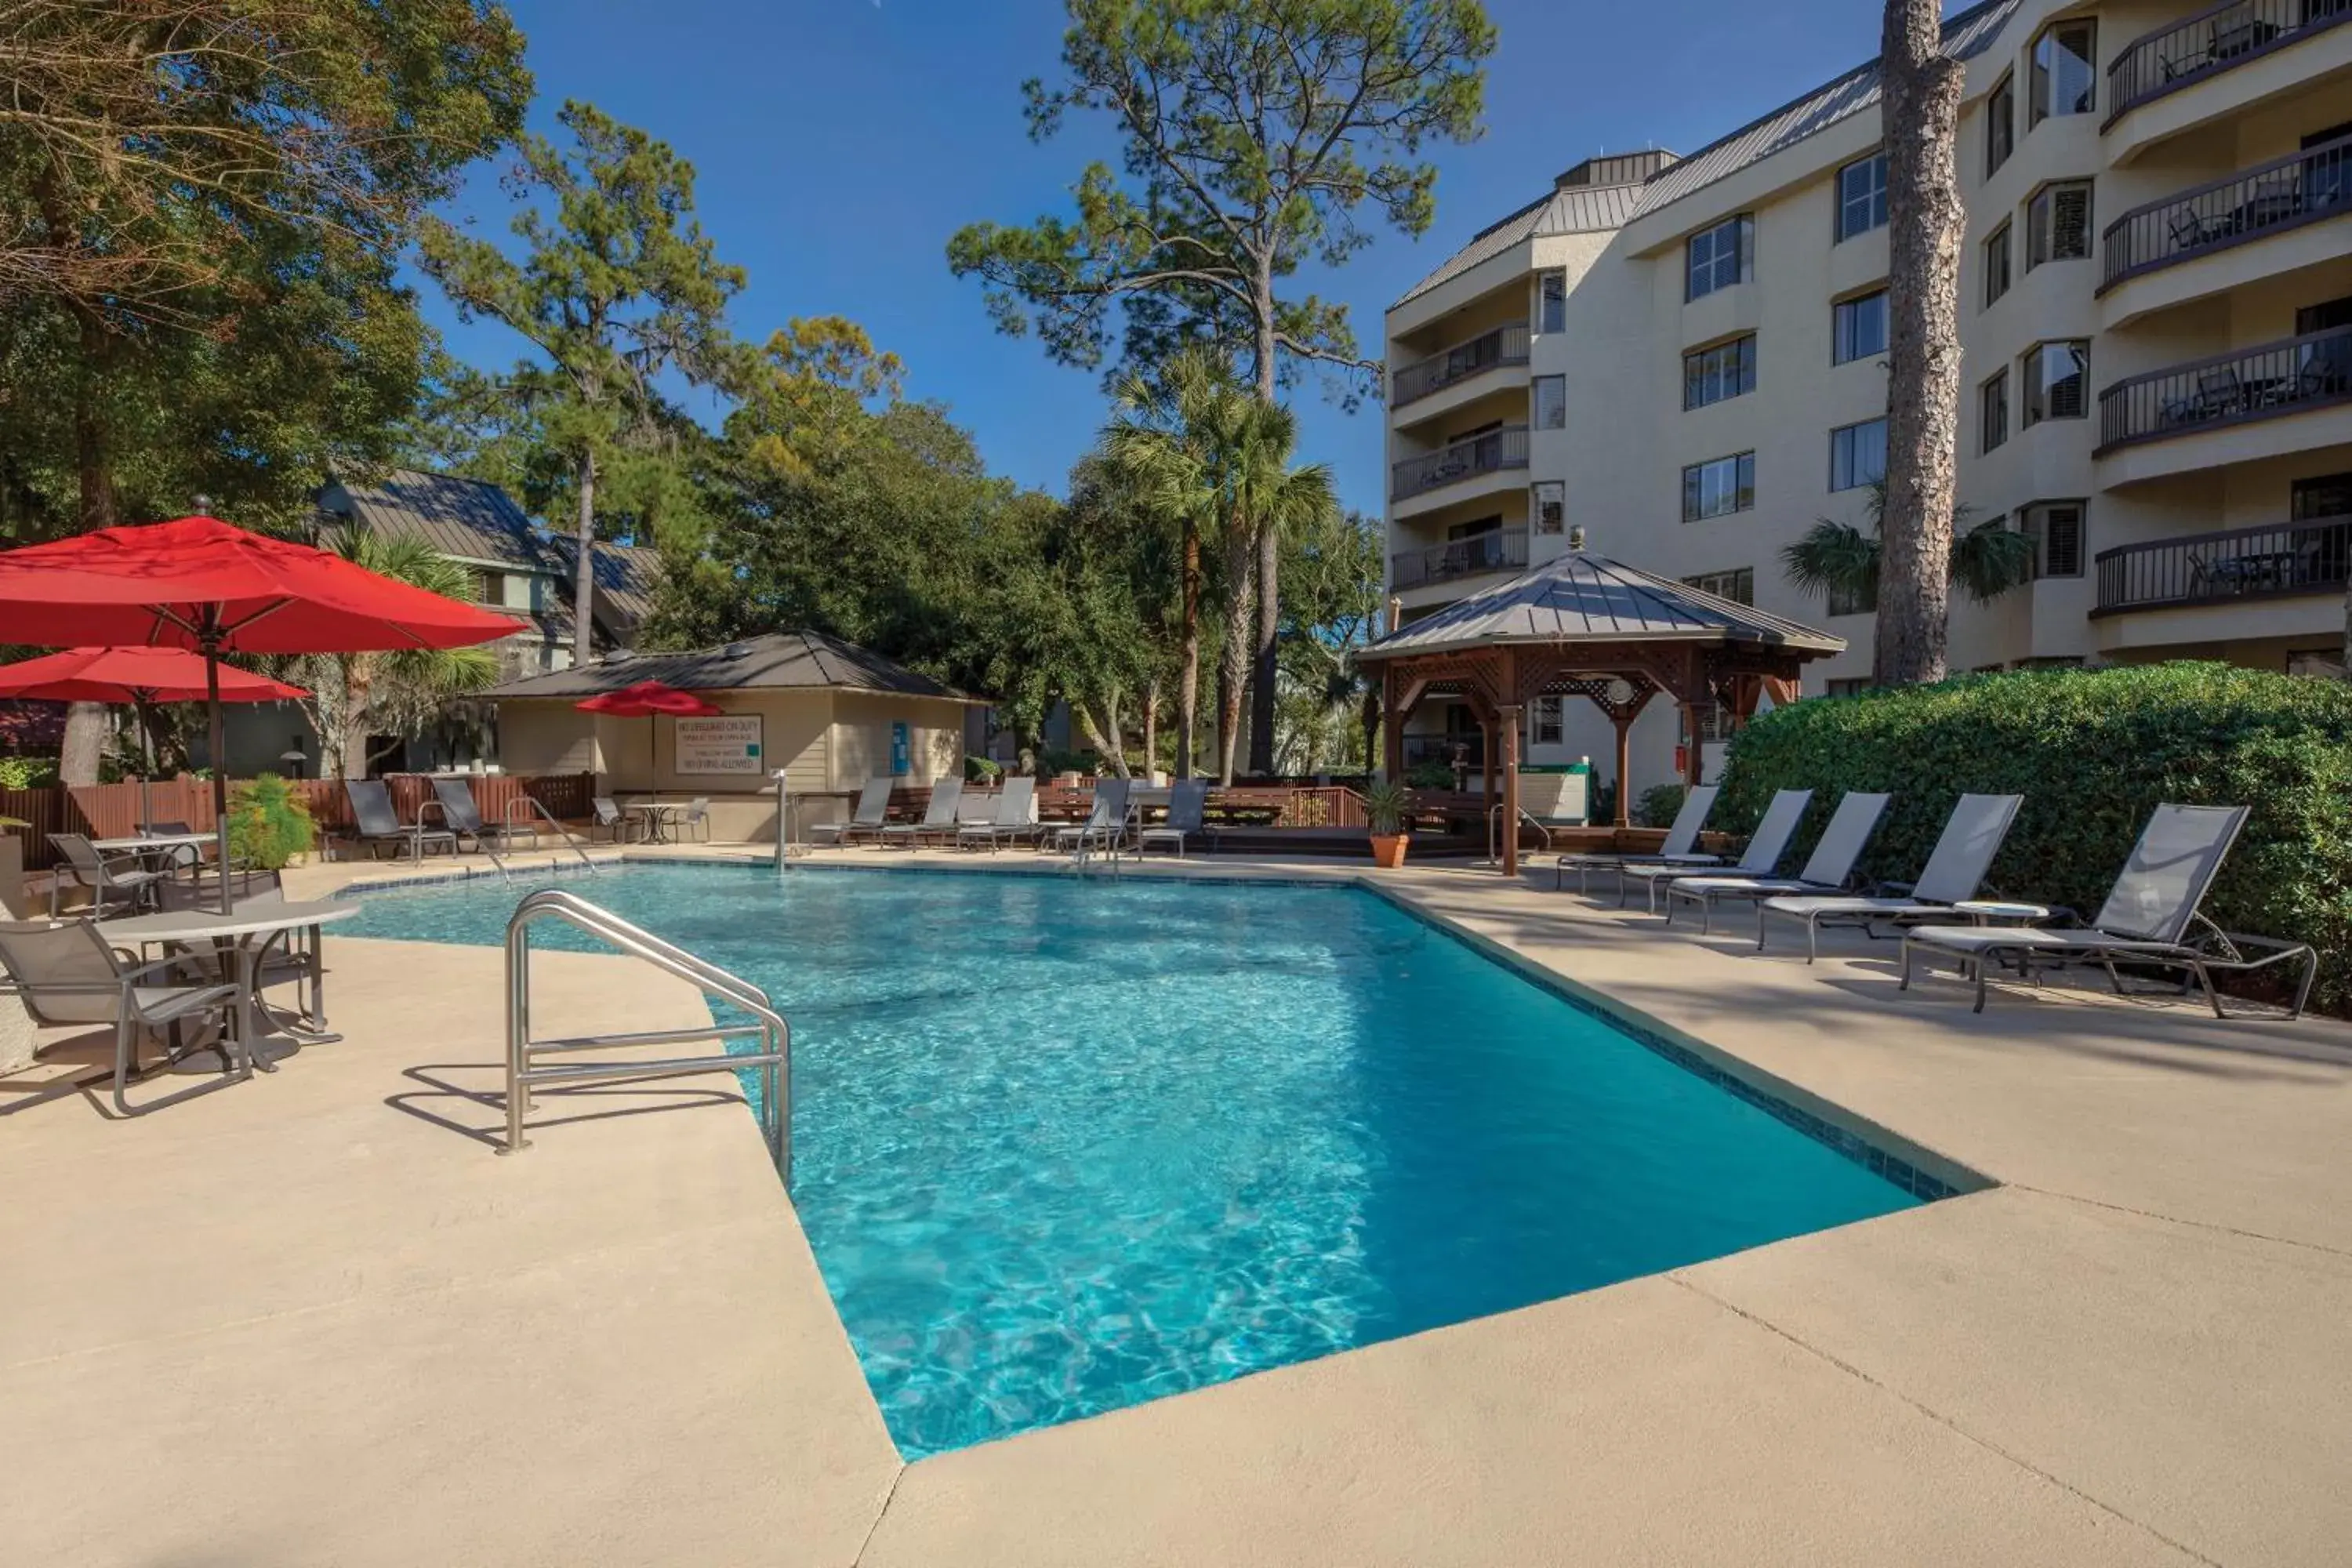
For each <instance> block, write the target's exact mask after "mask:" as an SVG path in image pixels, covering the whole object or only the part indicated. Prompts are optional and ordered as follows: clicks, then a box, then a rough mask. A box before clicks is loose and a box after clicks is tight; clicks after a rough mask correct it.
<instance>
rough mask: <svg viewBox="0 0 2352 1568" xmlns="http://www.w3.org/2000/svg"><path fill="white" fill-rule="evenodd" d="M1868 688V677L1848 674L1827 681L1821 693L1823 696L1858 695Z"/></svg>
mask: <svg viewBox="0 0 2352 1568" xmlns="http://www.w3.org/2000/svg"><path fill="white" fill-rule="evenodd" d="M1869 689H1870V677H1868V676H1866V675H1849V676H1845V677H1843V678H1842V679H1837V680H1832V681H1830V682H1829V683H1827V685H1826V686H1825V687H1824V688H1823V689H1822V695H1823V696H1825V697H1859V696H1861V695H1862V694H1863V693H1864V692H1865V691H1867V690H1869Z"/></svg>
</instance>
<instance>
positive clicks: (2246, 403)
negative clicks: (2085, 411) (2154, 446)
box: [2099, 327, 2352, 451]
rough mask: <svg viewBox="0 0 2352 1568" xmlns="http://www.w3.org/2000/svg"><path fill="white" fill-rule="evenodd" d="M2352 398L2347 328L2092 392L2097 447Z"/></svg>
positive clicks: (2350, 331)
mask: <svg viewBox="0 0 2352 1568" xmlns="http://www.w3.org/2000/svg"><path fill="white" fill-rule="evenodd" d="M2348 398H2352V327H2331V328H2329V329H2328V330H2327V331H2324V332H2306V333H2305V334H2304V335H2303V336H2301V337H2297V338H2285V339H2282V340H2281V341H2279V342H2274V343H2263V344H2260V345H2258V346H2256V347H2254V348H2250V349H2236V350H2233V351H2231V353H2221V354H2215V355H2213V356H2212V357H2211V358H2210V359H2200V360H2192V361H2190V362H2189V363H2187V364H2177V365H2168V366H2167V367H2165V368H2164V369H2162V370H2156V371H2150V372H2148V373H2147V374H2145V375H2135V376H2129V377H2126V379H2124V380H2122V381H2119V382H2117V383H2116V384H2114V385H2113V386H2110V387H2108V388H2107V389H2106V390H2105V392H2102V393H2101V394H2099V449H2100V450H2101V451H2105V450H2106V449H2108V448H2109V447H2122V446H2128V445H2131V444H2133V443H2135V442H2140V441H2158V440H2163V439H2165V438H2167V437H2173V436H2186V435H2189V434H2191V433H2192V432H2195V431H2198V430H2205V429H2211V428H2214V427H2216V426H2225V425H2238V424H2243V423H2245V422H2247V421H2249V420H2255V419H2273V418H2276V417H2278V416H2281V415H2286V414H2300V413H2302V412H2304V411H2305V409H2309V408H2315V407H2321V406H2324V405H2327V404H2331V403H2341V402H2344V401H2346V400H2347V399H2348Z"/></svg>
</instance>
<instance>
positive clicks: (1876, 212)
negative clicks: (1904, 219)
mask: <svg viewBox="0 0 2352 1568" xmlns="http://www.w3.org/2000/svg"><path fill="white" fill-rule="evenodd" d="M1837 200H1838V210H1837V237H1838V238H1839V239H1840V240H1848V239H1852V238H1853V237H1854V236H1855V235H1857V234H1868V233H1869V232H1870V231H1871V230H1872V229H1874V228H1885V226H1886V154H1885V153H1883V152H1882V153H1872V154H1871V155H1870V156H1869V157H1867V158H1860V159H1856V160H1855V161H1854V162H1853V163H1848V164H1847V165H1846V166H1845V167H1844V168H1843V169H1840V170H1839V171H1838V173H1837Z"/></svg>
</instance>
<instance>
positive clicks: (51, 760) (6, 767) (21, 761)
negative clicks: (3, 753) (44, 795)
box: [0, 757, 58, 789]
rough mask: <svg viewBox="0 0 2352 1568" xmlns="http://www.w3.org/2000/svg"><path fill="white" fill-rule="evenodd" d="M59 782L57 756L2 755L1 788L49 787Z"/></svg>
mask: <svg viewBox="0 0 2352 1568" xmlns="http://www.w3.org/2000/svg"><path fill="white" fill-rule="evenodd" d="M57 782H58V760H57V758H55V757H0V789H47V788H48V787H49V786H50V785H51V784H56V783H57Z"/></svg>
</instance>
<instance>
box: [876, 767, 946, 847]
mask: <svg viewBox="0 0 2352 1568" xmlns="http://www.w3.org/2000/svg"><path fill="white" fill-rule="evenodd" d="M962 804H963V780H961V779H941V780H940V781H939V782H938V783H937V784H933V785H931V798H930V800H929V802H928V803H927V804H926V805H924V807H923V816H922V820H921V821H919V822H891V823H885V824H884V825H883V827H882V842H883V843H885V844H904V845H906V846H907V847H908V848H910V849H912V848H917V847H920V846H921V844H922V842H923V840H924V839H926V838H940V837H953V836H954V834H955V830H956V808H957V807H958V806H959V805H962Z"/></svg>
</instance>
